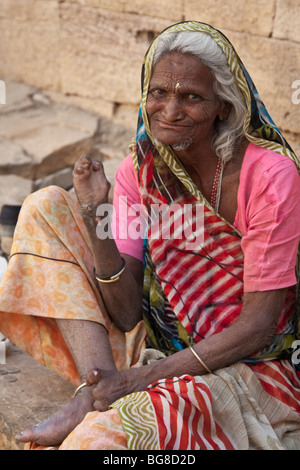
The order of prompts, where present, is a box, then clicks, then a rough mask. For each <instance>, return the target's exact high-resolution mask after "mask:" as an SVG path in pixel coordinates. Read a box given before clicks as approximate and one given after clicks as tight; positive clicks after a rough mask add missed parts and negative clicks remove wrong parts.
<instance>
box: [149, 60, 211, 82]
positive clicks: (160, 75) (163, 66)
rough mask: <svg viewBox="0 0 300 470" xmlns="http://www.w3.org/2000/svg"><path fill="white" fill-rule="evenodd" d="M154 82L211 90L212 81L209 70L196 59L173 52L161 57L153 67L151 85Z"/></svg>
mask: <svg viewBox="0 0 300 470" xmlns="http://www.w3.org/2000/svg"><path fill="white" fill-rule="evenodd" d="M154 82H166V83H169V84H172V83H176V84H177V83H179V84H180V86H181V87H190V86H198V87H205V88H208V89H213V83H214V79H213V76H212V74H211V72H210V70H209V68H208V67H207V66H206V65H204V63H203V62H202V61H201V60H200V59H199V58H198V57H195V56H193V55H190V54H181V53H177V52H176V53H175V52H173V53H170V54H166V55H165V56H163V57H162V58H161V59H160V60H159V62H157V63H156V64H155V66H154V67H153V71H152V76H151V83H152V84H153V83H154Z"/></svg>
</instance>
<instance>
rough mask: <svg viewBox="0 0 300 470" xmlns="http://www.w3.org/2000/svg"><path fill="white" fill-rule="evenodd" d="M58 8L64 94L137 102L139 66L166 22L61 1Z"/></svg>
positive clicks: (138, 96) (118, 101)
mask: <svg viewBox="0 0 300 470" xmlns="http://www.w3.org/2000/svg"><path fill="white" fill-rule="evenodd" d="M60 8H61V22H62V31H61V79H62V91H63V92H64V93H68V94H75V95H80V96H82V97H89V98H94V97H95V98H101V99H105V100H107V101H112V102H115V103H128V104H137V103H139V101H140V95H141V91H140V75H141V67H142V62H143V58H144V55H145V53H146V51H147V49H148V46H149V43H150V38H152V37H153V35H156V34H157V33H158V32H160V31H161V30H162V29H163V28H164V27H166V26H168V24H169V21H167V20H163V19H154V18H151V17H144V16H139V17H137V15H134V14H129V13H119V12H115V11H112V10H105V9H101V8H92V7H89V6H85V5H80V4H78V3H62V4H61V6H60Z"/></svg>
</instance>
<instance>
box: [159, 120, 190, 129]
mask: <svg viewBox="0 0 300 470" xmlns="http://www.w3.org/2000/svg"><path fill="white" fill-rule="evenodd" d="M157 123H158V125H159V126H160V127H161V128H162V129H170V130H180V129H187V128H188V127H189V126H184V125H183V124H171V123H169V122H165V121H160V120H157Z"/></svg>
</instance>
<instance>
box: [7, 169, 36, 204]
mask: <svg viewBox="0 0 300 470" xmlns="http://www.w3.org/2000/svg"><path fill="white" fill-rule="evenodd" d="M31 192H32V181H31V180H29V179H26V178H22V177H20V176H17V175H5V176H4V175H0V206H3V205H4V204H7V205H22V203H23V202H24V199H25V198H26V197H27V196H28V195H29V194H30V193H31Z"/></svg>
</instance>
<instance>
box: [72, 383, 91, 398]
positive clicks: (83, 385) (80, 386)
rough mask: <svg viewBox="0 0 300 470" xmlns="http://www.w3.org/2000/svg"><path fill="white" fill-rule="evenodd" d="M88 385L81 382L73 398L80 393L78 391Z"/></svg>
mask: <svg viewBox="0 0 300 470" xmlns="http://www.w3.org/2000/svg"><path fill="white" fill-rule="evenodd" d="M87 386H88V384H87V383H86V382H83V383H82V384H81V385H79V387H77V388H76V390H75V392H74V395H73V398H75V397H76V395H78V393H79V392H80V390H81V389H82V388H83V387H87Z"/></svg>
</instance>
